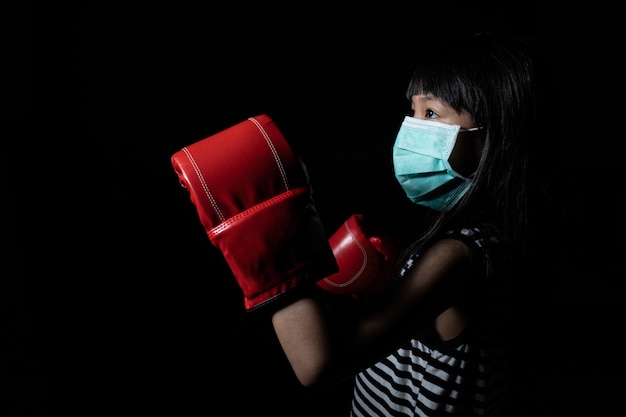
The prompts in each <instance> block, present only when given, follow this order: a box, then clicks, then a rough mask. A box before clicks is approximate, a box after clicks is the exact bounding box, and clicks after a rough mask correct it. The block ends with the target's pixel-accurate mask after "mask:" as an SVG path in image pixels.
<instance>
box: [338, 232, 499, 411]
mask: <svg viewBox="0 0 626 417" xmlns="http://www.w3.org/2000/svg"><path fill="white" fill-rule="evenodd" d="M448 235H451V236H456V237H457V238H459V239H462V240H464V241H466V242H467V243H468V244H470V247H472V248H473V249H475V250H476V253H477V254H478V255H479V258H477V259H481V260H482V262H481V268H479V269H478V270H477V273H476V274H475V275H476V276H475V277H474V278H477V279H478V280H477V281H476V282H477V284H476V286H477V290H478V291H477V292H476V294H481V296H480V297H479V299H477V300H476V303H477V306H478V310H477V311H478V315H477V316H476V317H474V318H473V319H472V321H470V323H469V324H468V326H467V327H466V328H465V329H464V331H463V332H462V333H461V334H460V335H459V336H457V337H456V338H454V339H452V340H447V341H442V340H441V339H440V338H439V337H438V334H437V333H436V331H435V329H434V328H433V327H429V328H427V329H423V330H421V331H420V332H419V334H417V335H416V336H415V337H414V338H413V339H411V340H410V341H409V342H408V343H406V344H405V345H404V346H402V347H400V348H399V349H397V350H396V351H395V352H393V353H391V354H390V355H389V356H387V357H386V358H385V359H384V360H382V361H380V362H378V363H376V364H374V365H373V366H371V367H370V368H367V369H365V370H364V371H362V372H360V373H359V374H357V376H356V379H355V387H354V396H353V400H352V410H351V413H350V415H351V416H352V417H374V416H447V415H455V416H459V415H462V416H474V415H476V416H493V415H497V411H498V409H499V407H501V405H502V403H503V402H504V398H505V394H506V390H507V384H508V380H507V361H506V350H505V344H504V339H503V338H502V337H501V336H502V335H503V334H504V333H503V331H504V330H505V327H506V317H507V316H506V310H507V306H508V301H507V297H506V295H507V294H508V292H507V290H506V289H507V288H508V285H507V281H508V280H507V279H506V275H504V276H501V275H500V271H498V270H497V269H495V268H494V267H495V266H496V265H498V264H499V263H500V261H499V259H497V258H499V257H500V256H501V253H507V252H506V251H500V250H499V249H500V248H501V246H502V245H501V244H500V242H499V240H498V239H497V234H495V232H494V231H493V230H490V229H488V228H484V229H481V228H472V229H462V230H459V231H457V232H452V231H451V232H448ZM419 254H420V253H419V252H417V253H414V254H413V255H412V256H411V257H410V258H409V259H408V261H407V262H406V264H405V268H404V270H403V273H406V272H407V271H408V270H410V269H411V267H412V265H413V264H414V263H415V261H416V260H417V258H418V257H419Z"/></svg>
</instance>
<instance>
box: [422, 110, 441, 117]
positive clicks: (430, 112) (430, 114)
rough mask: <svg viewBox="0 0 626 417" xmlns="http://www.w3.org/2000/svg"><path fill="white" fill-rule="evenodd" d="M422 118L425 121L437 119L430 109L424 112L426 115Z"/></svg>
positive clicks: (436, 115)
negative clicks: (425, 119)
mask: <svg viewBox="0 0 626 417" xmlns="http://www.w3.org/2000/svg"><path fill="white" fill-rule="evenodd" d="M424 116H425V117H426V118H427V119H436V118H437V117H439V115H438V114H437V113H435V112H434V111H433V110H431V109H428V110H426V113H425V114H424Z"/></svg>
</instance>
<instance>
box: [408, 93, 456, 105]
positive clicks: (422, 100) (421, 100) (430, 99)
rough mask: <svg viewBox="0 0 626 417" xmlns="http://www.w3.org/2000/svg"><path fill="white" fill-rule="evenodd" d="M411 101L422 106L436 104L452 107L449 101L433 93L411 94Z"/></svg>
mask: <svg viewBox="0 0 626 417" xmlns="http://www.w3.org/2000/svg"><path fill="white" fill-rule="evenodd" d="M411 103H412V104H413V105H420V106H429V105H436V106H440V107H451V106H450V104H448V102H446V101H444V100H442V99H440V98H437V97H435V96H433V95H431V94H416V95H414V96H411Z"/></svg>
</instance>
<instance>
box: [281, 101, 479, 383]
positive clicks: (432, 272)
mask: <svg viewBox="0 0 626 417" xmlns="http://www.w3.org/2000/svg"><path fill="white" fill-rule="evenodd" d="M411 107H412V110H413V117H416V118H419V119H425V120H426V119H432V120H435V119H436V120H437V121H439V122H442V123H449V124H457V125H460V126H461V128H471V127H474V124H473V120H472V117H471V115H470V114H469V113H467V112H461V113H457V112H456V111H455V110H454V109H453V108H451V107H450V106H449V105H447V104H446V103H445V102H443V101H441V100H437V99H436V98H434V97H429V96H421V95H420V96H414V97H413V99H412V106H411ZM460 135H461V134H460ZM476 137H477V135H475V134H472V132H467V135H466V137H464V138H461V136H459V140H458V141H457V146H455V149H454V150H453V153H452V154H453V155H452V156H451V158H450V159H451V164H452V166H453V168H454V169H455V170H457V169H458V170H459V172H462V171H465V172H469V173H471V172H473V170H474V169H475V168H476V164H477V163H478V158H479V156H480V153H479V151H480V146H479V145H480V143H478V142H479V139H476ZM453 160H454V163H453V162H452V161H453ZM470 263H471V252H470V249H469V248H468V247H467V246H466V245H465V244H464V243H462V242H460V241H458V240H454V239H443V240H440V241H438V242H436V243H434V244H433V245H432V246H431V247H429V248H428V249H427V250H426V251H425V252H424V253H423V254H422V255H421V256H420V258H419V260H418V262H417V263H416V265H415V266H414V268H412V270H411V272H410V273H409V275H407V276H406V277H405V278H404V279H402V280H398V281H396V282H394V284H393V285H392V286H391V287H389V288H387V290H386V292H385V293H383V294H382V295H381V296H380V297H378V299H376V300H375V301H373V302H371V303H370V304H371V305H368V306H367V308H366V309H365V310H364V311H363V312H362V314H361V315H359V317H358V318H357V319H355V320H354V321H350V322H349V324H350V326H349V327H341V328H339V329H338V328H337V327H336V321H334V320H333V319H331V318H329V316H328V315H327V312H326V311H325V309H324V306H323V305H322V304H320V303H319V302H318V301H317V300H316V299H315V298H302V299H299V300H297V301H295V302H294V303H292V304H289V305H287V306H286V307H284V308H282V309H280V310H278V311H276V312H275V313H274V315H273V316H272V324H273V326H274V330H275V332H276V335H277V337H278V340H279V342H280V344H281V346H282V348H283V350H284V352H285V354H286V356H287V359H288V360H289V363H290V364H291V367H292V368H293V370H294V373H295V375H296V377H297V378H298V380H299V381H300V382H301V383H302V384H303V385H304V386H314V385H316V384H319V383H323V382H328V381H336V380H340V379H342V377H347V376H350V375H353V374H354V373H355V372H358V371H359V370H361V369H363V367H365V366H367V365H369V364H371V363H372V361H375V360H378V359H381V358H382V357H384V356H386V355H387V354H388V353H389V352H391V351H392V350H394V349H396V348H397V347H398V345H399V344H400V343H402V342H404V341H406V340H408V339H409V338H410V337H412V336H413V335H414V334H415V332H416V331H417V330H418V329H419V328H420V327H421V326H424V325H426V324H432V325H433V326H434V329H435V330H436V331H437V333H438V334H439V337H440V338H441V339H442V340H450V339H453V338H454V337H456V336H458V335H459V334H460V332H461V331H462V330H463V329H464V328H465V326H466V325H467V323H468V321H469V320H470V319H471V317H470V316H469V315H468V313H467V312H466V311H465V310H464V309H463V307H462V299H463V295H464V294H467V292H468V291H467V290H468V287H467V285H468V284H467V282H468V280H467V279H465V278H466V274H467V270H468V269H469V267H470Z"/></svg>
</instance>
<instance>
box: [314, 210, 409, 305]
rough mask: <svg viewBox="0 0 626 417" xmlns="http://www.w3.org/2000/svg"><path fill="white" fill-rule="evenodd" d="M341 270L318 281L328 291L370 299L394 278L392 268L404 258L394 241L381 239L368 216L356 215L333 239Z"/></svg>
mask: <svg viewBox="0 0 626 417" xmlns="http://www.w3.org/2000/svg"><path fill="white" fill-rule="evenodd" d="M329 242H330V246H331V247H332V249H333V253H334V254H335V258H337V263H338V264H339V271H338V272H336V273H334V274H332V275H330V276H328V277H326V278H324V279H322V280H320V281H318V282H317V285H318V286H319V287H320V288H322V289H324V290H325V291H327V292H330V293H333V294H340V295H351V296H352V297H354V298H359V299H368V298H371V297H373V296H375V295H377V294H379V293H380V292H381V291H382V290H383V289H384V288H385V287H387V285H388V284H389V282H390V281H391V280H393V279H394V275H393V274H392V272H393V271H392V269H393V267H394V265H395V263H396V261H397V259H398V256H399V255H400V250H399V246H398V245H397V244H396V242H395V241H393V240H392V239H388V238H384V237H381V236H377V234H376V233H375V231H374V230H373V229H372V228H371V225H367V224H366V221H365V219H364V216H363V215H361V214H353V215H352V216H350V218H348V220H346V221H345V222H344V223H343V224H342V225H341V227H340V228H339V229H338V230H337V231H336V232H335V233H334V234H333V235H332V236H331V237H330V239H329Z"/></svg>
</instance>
